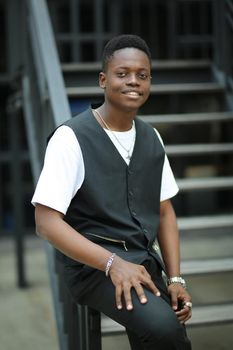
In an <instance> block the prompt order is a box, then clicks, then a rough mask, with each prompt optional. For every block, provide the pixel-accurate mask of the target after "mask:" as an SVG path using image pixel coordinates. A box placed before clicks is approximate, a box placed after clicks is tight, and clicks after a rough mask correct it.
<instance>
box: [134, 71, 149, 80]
mask: <svg viewBox="0 0 233 350" xmlns="http://www.w3.org/2000/svg"><path fill="white" fill-rule="evenodd" d="M137 76H138V78H139V79H141V80H148V79H149V78H150V75H149V74H147V73H138V75H137Z"/></svg>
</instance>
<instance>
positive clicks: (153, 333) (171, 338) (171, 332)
mask: <svg viewBox="0 0 233 350" xmlns="http://www.w3.org/2000/svg"><path fill="white" fill-rule="evenodd" d="M142 342H143V343H144V346H145V349H163V350H164V349H171V350H172V349H181V348H182V349H186V347H179V346H178V344H184V343H185V336H184V329H183V326H182V325H181V324H180V323H179V322H178V320H176V319H173V318H172V319H169V320H166V322H161V321H160V322H158V320H157V322H156V323H154V324H151V326H150V327H148V329H147V331H146V332H145V334H144V337H143V339H142ZM187 349H188V348H187Z"/></svg>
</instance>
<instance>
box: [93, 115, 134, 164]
mask: <svg viewBox="0 0 233 350" xmlns="http://www.w3.org/2000/svg"><path fill="white" fill-rule="evenodd" d="M94 112H95V113H96V115H97V117H98V118H99V119H100V120H101V122H102V124H103V125H104V126H105V127H106V129H107V130H108V131H110V133H111V134H112V136H113V137H114V138H115V140H116V141H117V142H118V144H119V145H120V146H121V147H122V148H123V149H124V150H125V152H126V153H127V156H126V159H128V160H130V159H131V157H132V154H131V151H132V149H133V146H134V142H135V137H136V134H135V135H134V139H133V142H132V144H131V146H130V148H129V149H127V148H126V147H125V146H124V145H123V144H122V143H121V142H120V140H119V139H118V137H117V136H116V134H115V133H114V131H113V130H111V129H110V127H109V126H108V124H107V123H106V121H105V120H104V119H103V118H102V116H101V114H100V113H99V112H98V111H97V110H96V109H94Z"/></svg>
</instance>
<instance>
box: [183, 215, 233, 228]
mask: <svg viewBox="0 0 233 350" xmlns="http://www.w3.org/2000/svg"><path fill="white" fill-rule="evenodd" d="M177 220H178V227H179V229H180V230H182V231H188V230H198V229H211V228H224V227H233V214H225V215H206V216H204V215H203V216H193V217H187V218H185V217H178V219H177Z"/></svg>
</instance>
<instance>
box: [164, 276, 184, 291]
mask: <svg viewBox="0 0 233 350" xmlns="http://www.w3.org/2000/svg"><path fill="white" fill-rule="evenodd" d="M172 283H180V284H181V285H182V287H183V288H185V289H186V282H185V280H184V279H183V278H182V277H180V276H174V277H169V278H168V279H167V285H168V286H170V284H172Z"/></svg>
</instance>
